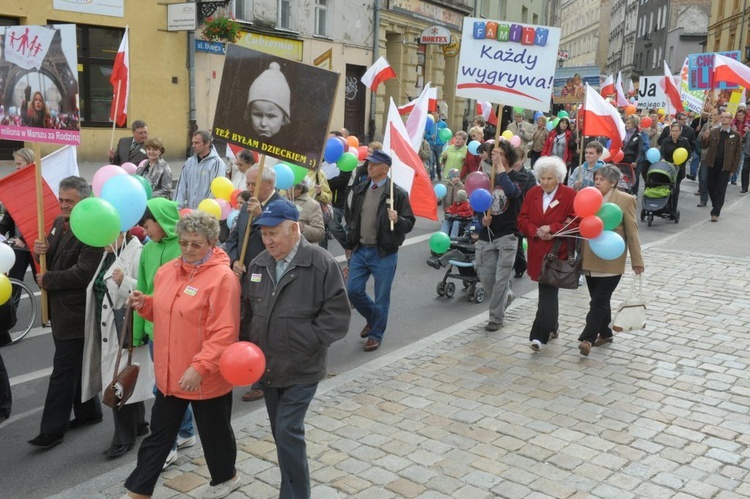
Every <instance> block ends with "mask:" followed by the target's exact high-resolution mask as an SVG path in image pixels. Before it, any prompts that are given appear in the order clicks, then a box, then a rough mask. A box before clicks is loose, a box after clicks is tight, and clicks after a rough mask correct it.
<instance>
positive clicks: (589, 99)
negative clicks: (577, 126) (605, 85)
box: [581, 84, 625, 151]
mask: <svg viewBox="0 0 750 499" xmlns="http://www.w3.org/2000/svg"><path fill="white" fill-rule="evenodd" d="M581 132H582V134H583V135H585V136H598V135H603V136H604V137H609V138H610V139H612V144H611V145H610V151H616V150H618V149H622V144H623V139H624V138H625V124H624V123H623V122H622V118H620V113H619V112H618V111H617V109H615V108H614V107H613V106H612V105H610V104H609V103H608V102H607V101H606V100H604V99H603V98H602V97H601V96H600V95H599V94H598V93H597V92H596V90H594V89H593V88H591V86H590V85H588V84H586V100H585V101H584V106H583V130H582V131H581Z"/></svg>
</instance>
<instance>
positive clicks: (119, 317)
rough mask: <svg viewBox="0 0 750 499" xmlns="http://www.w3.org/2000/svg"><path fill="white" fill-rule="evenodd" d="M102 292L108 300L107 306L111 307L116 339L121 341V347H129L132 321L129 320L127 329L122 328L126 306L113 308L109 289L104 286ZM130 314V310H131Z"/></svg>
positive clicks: (131, 335)
mask: <svg viewBox="0 0 750 499" xmlns="http://www.w3.org/2000/svg"><path fill="white" fill-rule="evenodd" d="M104 293H105V295H106V296H107V300H108V301H109V306H110V307H111V308H112V314H113V315H114V317H115V329H116V330H117V339H118V341H120V342H121V344H122V347H121V348H130V343H131V338H132V337H133V321H130V325H129V326H128V330H127V331H126V330H124V329H123V326H124V325H125V324H124V323H125V313H126V310H127V309H126V307H122V308H115V304H114V303H112V297H111V296H109V290H108V289H107V288H106V287H105V288H104ZM131 314H132V312H131ZM123 336H124V342H123Z"/></svg>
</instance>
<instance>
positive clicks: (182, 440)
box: [177, 435, 195, 449]
mask: <svg viewBox="0 0 750 499" xmlns="http://www.w3.org/2000/svg"><path fill="white" fill-rule="evenodd" d="M193 445H195V435H191V436H189V437H181V436H179V435H177V448H178V449H184V448H186V447H192V446H193Z"/></svg>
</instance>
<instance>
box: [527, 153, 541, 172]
mask: <svg viewBox="0 0 750 499" xmlns="http://www.w3.org/2000/svg"><path fill="white" fill-rule="evenodd" d="M541 157H542V151H538V152H537V151H529V161H530V163H531V167H532V168H534V163H536V160H538V159H539V158H541Z"/></svg>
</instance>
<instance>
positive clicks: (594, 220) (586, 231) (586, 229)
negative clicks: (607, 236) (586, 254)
mask: <svg viewBox="0 0 750 499" xmlns="http://www.w3.org/2000/svg"><path fill="white" fill-rule="evenodd" d="M578 230H579V231H580V232H581V237H585V238H586V239H594V238H595V237H599V235H600V234H601V233H602V231H603V230H604V222H602V219H601V218H599V217H597V216H596V215H589V216H587V217H584V218H583V220H581V223H580V224H578Z"/></svg>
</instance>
